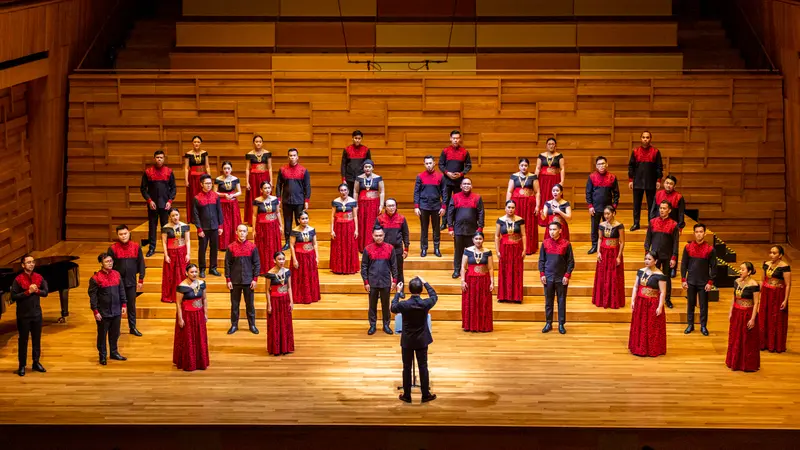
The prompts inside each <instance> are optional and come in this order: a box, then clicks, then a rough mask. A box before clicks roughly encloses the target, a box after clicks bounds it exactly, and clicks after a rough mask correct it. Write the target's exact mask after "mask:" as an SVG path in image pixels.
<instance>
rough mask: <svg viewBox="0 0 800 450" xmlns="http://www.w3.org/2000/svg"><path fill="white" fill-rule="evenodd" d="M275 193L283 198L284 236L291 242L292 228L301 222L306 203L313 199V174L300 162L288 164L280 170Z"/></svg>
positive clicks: (286, 240) (285, 239)
mask: <svg viewBox="0 0 800 450" xmlns="http://www.w3.org/2000/svg"><path fill="white" fill-rule="evenodd" d="M275 195H277V196H278V198H280V199H281V207H282V208H283V236H284V241H285V242H289V234H290V232H291V231H292V228H293V227H294V226H295V225H297V224H299V223H300V214H302V213H303V210H304V209H305V203H306V202H308V201H311V175H310V174H309V173H308V170H306V168H305V167H303V166H301V165H300V164H295V165H294V166H293V165H291V164H287V165H285V166H283V167H281V168H280V170H278V183H277V185H276V186H275Z"/></svg>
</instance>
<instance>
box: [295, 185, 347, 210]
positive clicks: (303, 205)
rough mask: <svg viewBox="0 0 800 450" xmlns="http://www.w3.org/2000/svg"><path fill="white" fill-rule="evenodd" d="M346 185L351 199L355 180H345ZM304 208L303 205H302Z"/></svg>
mask: <svg viewBox="0 0 800 450" xmlns="http://www.w3.org/2000/svg"><path fill="white" fill-rule="evenodd" d="M344 183H345V184H346V185H347V192H348V193H349V195H350V196H351V197H353V186H355V184H356V180H347V181H345V182H344ZM303 206H305V205H303Z"/></svg>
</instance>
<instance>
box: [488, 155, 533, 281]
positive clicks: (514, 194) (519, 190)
mask: <svg viewBox="0 0 800 450" xmlns="http://www.w3.org/2000/svg"><path fill="white" fill-rule="evenodd" d="M529 166H530V163H529V162H528V158H521V159H520V160H519V172H517V173H512V174H511V179H510V180H508V189H507V190H506V203H508V201H509V200H514V203H515V204H516V205H517V209H516V213H517V214H518V215H519V216H520V217H522V218H523V219H524V220H525V224H526V225H527V227H526V229H527V231H528V233H527V234H526V235H525V239H526V240H525V254H526V255H532V254H534V253H536V250H537V249H538V248H539V230H538V228H537V227H538V222H539V217H538V215H539V207H540V205H541V196H540V194H539V179H538V177H537V176H536V175H534V174H532V173H530V172H528V167H529ZM499 258H500V256H499V255H498V259H499ZM501 286H502V284H501Z"/></svg>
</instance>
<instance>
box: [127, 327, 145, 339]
mask: <svg viewBox="0 0 800 450" xmlns="http://www.w3.org/2000/svg"><path fill="white" fill-rule="evenodd" d="M130 332H131V334H132V335H134V336H139V337H141V336H142V332H141V331H139V330H137V329H136V328H131V330H130Z"/></svg>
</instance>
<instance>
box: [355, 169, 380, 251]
mask: <svg viewBox="0 0 800 450" xmlns="http://www.w3.org/2000/svg"><path fill="white" fill-rule="evenodd" d="M363 167H364V173H363V174H361V175H359V176H358V177H356V181H355V183H354V184H353V197H354V198H357V199H358V225H359V228H358V238H357V239H358V252H359V253H361V252H363V251H364V247H366V246H367V245H368V244H371V243H372V227H373V225H375V219H376V218H378V215H379V214H380V213H381V210H382V209H383V198H384V196H385V195H386V193H385V191H384V188H383V177H381V176H380V175H377V174H375V173H374V172H373V170H374V168H375V164H373V162H372V160H371V159H368V160H366V161H364V166H363Z"/></svg>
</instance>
